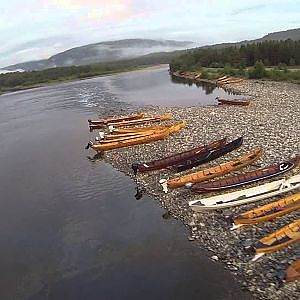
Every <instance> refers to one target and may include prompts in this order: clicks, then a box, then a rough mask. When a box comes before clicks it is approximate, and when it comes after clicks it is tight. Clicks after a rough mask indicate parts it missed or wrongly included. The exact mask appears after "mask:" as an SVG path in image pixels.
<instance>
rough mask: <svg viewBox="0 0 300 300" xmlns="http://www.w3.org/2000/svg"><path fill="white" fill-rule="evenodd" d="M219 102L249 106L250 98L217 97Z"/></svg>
mask: <svg viewBox="0 0 300 300" xmlns="http://www.w3.org/2000/svg"><path fill="white" fill-rule="evenodd" d="M216 100H217V101H218V104H228V105H241V106H248V105H249V104H250V100H244V99H222V98H219V97H216Z"/></svg>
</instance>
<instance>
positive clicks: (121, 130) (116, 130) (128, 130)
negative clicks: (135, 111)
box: [108, 125, 172, 135]
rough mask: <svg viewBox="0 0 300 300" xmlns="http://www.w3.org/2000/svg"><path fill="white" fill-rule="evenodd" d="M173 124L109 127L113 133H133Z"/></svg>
mask: <svg viewBox="0 0 300 300" xmlns="http://www.w3.org/2000/svg"><path fill="white" fill-rule="evenodd" d="M171 126H172V125H156V126H143V127H126V128H114V127H113V126H109V127H108V129H109V131H110V133H111V134H114V135H116V134H126V133H127V134H132V133H138V132H144V131H149V130H164V129H167V128H170V127H171Z"/></svg>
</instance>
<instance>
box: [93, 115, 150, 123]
mask: <svg viewBox="0 0 300 300" xmlns="http://www.w3.org/2000/svg"><path fill="white" fill-rule="evenodd" d="M144 115H145V114H143V113H139V114H135V115H131V116H124V117H115V118H108V119H100V120H88V122H89V125H107V124H109V123H116V122H123V121H130V120H136V119H141V118H143V117H144Z"/></svg>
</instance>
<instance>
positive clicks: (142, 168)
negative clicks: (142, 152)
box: [132, 139, 226, 173]
mask: <svg viewBox="0 0 300 300" xmlns="http://www.w3.org/2000/svg"><path fill="white" fill-rule="evenodd" d="M225 143H226V139H222V140H219V141H215V142H213V143H210V144H208V145H204V146H201V147H198V148H194V149H191V150H188V151H185V152H181V153H177V154H174V155H171V156H168V157H165V158H162V159H157V160H153V161H150V162H146V163H134V164H132V169H133V170H134V171H135V170H136V171H139V172H141V173H144V172H148V171H154V170H160V169H163V168H168V167H171V166H173V165H175V164H178V163H182V162H185V161H186V160H190V159H192V158H195V157H206V156H207V155H208V154H209V153H210V151H211V150H214V149H218V148H220V147H221V146H223V145H224V144H225ZM136 171H135V172H136Z"/></svg>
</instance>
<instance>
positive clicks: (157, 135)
mask: <svg viewBox="0 0 300 300" xmlns="http://www.w3.org/2000/svg"><path fill="white" fill-rule="evenodd" d="M185 125H186V121H182V122H180V123H178V124H175V125H172V126H170V127H169V128H167V129H164V130H161V131H158V132H154V133H153V134H151V135H148V136H142V137H136V138H131V139H128V140H124V141H111V142H110V143H105V144H101V143H100V144H93V143H92V142H89V143H88V144H87V146H86V149H88V148H92V149H94V150H95V151H97V152H102V151H106V150H112V149H117V148H123V147H127V146H133V145H138V144H145V143H149V142H152V141H157V140H160V139H163V138H165V137H166V136H168V135H169V134H171V133H174V132H177V131H179V130H180V129H182V128H183V127H184V126H185Z"/></svg>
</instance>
